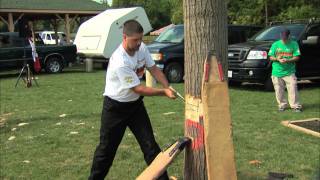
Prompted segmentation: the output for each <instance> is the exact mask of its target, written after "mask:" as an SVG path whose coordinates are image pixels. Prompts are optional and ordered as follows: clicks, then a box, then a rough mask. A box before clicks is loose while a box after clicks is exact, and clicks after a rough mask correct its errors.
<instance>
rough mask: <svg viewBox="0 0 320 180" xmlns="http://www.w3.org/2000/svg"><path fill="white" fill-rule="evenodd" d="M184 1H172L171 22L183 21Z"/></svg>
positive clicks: (180, 22) (178, 22)
mask: <svg viewBox="0 0 320 180" xmlns="http://www.w3.org/2000/svg"><path fill="white" fill-rule="evenodd" d="M182 5H183V1H182V0H172V1H171V7H172V8H171V22H172V23H173V24H182V23H183V6H182Z"/></svg>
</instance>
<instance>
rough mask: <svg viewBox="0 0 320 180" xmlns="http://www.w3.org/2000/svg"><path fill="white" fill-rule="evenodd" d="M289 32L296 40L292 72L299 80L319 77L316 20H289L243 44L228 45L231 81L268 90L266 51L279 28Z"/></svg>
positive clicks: (318, 25) (318, 24)
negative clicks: (297, 56)
mask: <svg viewBox="0 0 320 180" xmlns="http://www.w3.org/2000/svg"><path fill="white" fill-rule="evenodd" d="M284 27H285V28H287V29H289V30H290V31H291V34H290V37H291V38H292V39H295V40H297V42H298V44H299V47H300V51H301V58H300V60H299V61H298V62H297V72H296V75H297V77H298V78H299V79H313V80H315V79H320V22H319V20H313V21H302V22H301V21H296V22H294V21H291V22H287V23H281V24H273V25H271V26H269V27H267V28H265V29H264V30H262V31H261V32H259V33H258V34H256V35H255V36H254V37H252V38H251V39H250V40H248V41H247V42H245V43H240V44H234V45H229V47H228V61H229V70H228V76H229V80H230V82H231V83H237V82H240V83H241V82H255V83H263V84H264V85H265V89H267V90H272V89H273V84H272V81H271V64H272V62H271V61H270V60H269V58H268V56H267V54H268V51H269V50H270V48H271V45H272V43H273V42H274V41H276V40H279V39H280V31H281V29H283V28H284Z"/></svg>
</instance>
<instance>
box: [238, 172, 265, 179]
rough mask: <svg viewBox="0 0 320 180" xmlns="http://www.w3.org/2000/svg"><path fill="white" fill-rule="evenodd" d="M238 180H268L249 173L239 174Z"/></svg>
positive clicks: (259, 175)
mask: <svg viewBox="0 0 320 180" xmlns="http://www.w3.org/2000/svg"><path fill="white" fill-rule="evenodd" d="M237 178H238V179H239V180H267V179H268V178H267V176H262V175H261V174H253V173H248V172H237Z"/></svg>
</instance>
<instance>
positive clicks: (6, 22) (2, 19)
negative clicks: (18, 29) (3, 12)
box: [0, 16, 9, 26]
mask: <svg viewBox="0 0 320 180" xmlns="http://www.w3.org/2000/svg"><path fill="white" fill-rule="evenodd" d="M0 19H1V21H3V22H4V23H5V24H6V25H7V26H9V24H8V21H7V20H6V19H4V18H3V17H2V16H0Z"/></svg>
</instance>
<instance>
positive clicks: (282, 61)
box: [278, 58, 287, 64]
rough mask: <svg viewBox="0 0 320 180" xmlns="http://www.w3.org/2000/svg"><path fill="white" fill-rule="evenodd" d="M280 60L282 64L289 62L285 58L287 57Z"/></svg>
mask: <svg viewBox="0 0 320 180" xmlns="http://www.w3.org/2000/svg"><path fill="white" fill-rule="evenodd" d="M278 61H279V62H280V63H281V64H284V63H287V60H285V59H283V58H279V59H278Z"/></svg>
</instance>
